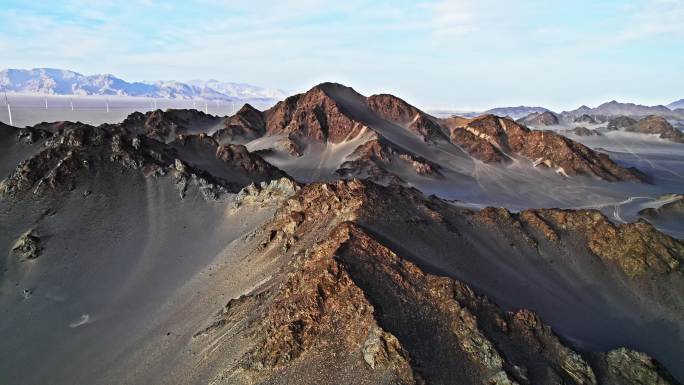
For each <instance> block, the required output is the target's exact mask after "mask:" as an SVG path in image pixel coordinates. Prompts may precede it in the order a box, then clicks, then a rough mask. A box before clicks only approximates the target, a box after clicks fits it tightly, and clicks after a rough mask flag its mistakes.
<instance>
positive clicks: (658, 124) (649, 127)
mask: <svg viewBox="0 0 684 385" xmlns="http://www.w3.org/2000/svg"><path fill="white" fill-rule="evenodd" d="M625 130H626V131H629V132H638V133H640V134H657V135H658V136H659V137H660V138H662V139H667V140H671V141H673V142H677V143H684V132H682V131H680V130H678V129H676V128H674V127H672V125H671V124H670V123H669V122H668V121H667V120H665V118H663V117H661V116H655V115H650V116H647V117H645V118H643V119H641V120H639V121H638V122H635V123H634V124H632V125H629V126H627V127H625Z"/></svg>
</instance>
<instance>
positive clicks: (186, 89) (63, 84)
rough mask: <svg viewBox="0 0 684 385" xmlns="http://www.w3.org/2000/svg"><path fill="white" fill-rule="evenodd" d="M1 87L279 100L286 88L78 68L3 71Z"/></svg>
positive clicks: (42, 91)
mask: <svg viewBox="0 0 684 385" xmlns="http://www.w3.org/2000/svg"><path fill="white" fill-rule="evenodd" d="M0 91H10V92H22V93H40V94H50V95H120V96H140V97H155V98H167V99H193V98H201V99H206V100H223V101H251V102H264V103H268V102H276V101H278V100H280V99H283V98H284V97H285V94H284V93H283V91H280V90H274V89H267V88H262V87H257V86H253V85H249V84H242V83H227V82H219V81H217V80H208V81H201V80H193V81H190V82H187V83H183V82H178V81H152V82H133V83H130V82H127V81H125V80H122V79H120V78H117V77H116V76H114V75H110V74H99V75H82V74H80V73H77V72H73V71H69V70H63V69H54V68H34V69H31V70H21V69H6V70H2V71H0Z"/></svg>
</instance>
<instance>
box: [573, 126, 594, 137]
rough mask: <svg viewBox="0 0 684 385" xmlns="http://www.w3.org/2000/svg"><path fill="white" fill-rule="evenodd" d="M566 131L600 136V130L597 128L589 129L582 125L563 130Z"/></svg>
mask: <svg viewBox="0 0 684 385" xmlns="http://www.w3.org/2000/svg"><path fill="white" fill-rule="evenodd" d="M565 131H566V132H571V133H573V134H575V135H577V136H601V135H602V134H601V132H600V131H597V130H590V129H588V128H586V127H584V126H579V127H575V128H572V129H567V130H565Z"/></svg>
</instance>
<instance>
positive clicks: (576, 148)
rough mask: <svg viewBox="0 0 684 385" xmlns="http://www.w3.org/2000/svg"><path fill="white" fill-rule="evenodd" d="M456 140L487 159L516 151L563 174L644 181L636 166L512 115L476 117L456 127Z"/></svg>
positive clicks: (503, 158)
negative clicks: (536, 128) (622, 163)
mask: <svg viewBox="0 0 684 385" xmlns="http://www.w3.org/2000/svg"><path fill="white" fill-rule="evenodd" d="M451 137H452V140H453V141H454V142H455V143H458V144H459V145H460V146H461V147H462V148H464V149H466V150H467V151H468V152H469V153H470V154H473V156H475V157H477V158H478V159H480V160H483V161H485V162H510V161H511V160H512V154H517V155H522V156H525V157H527V158H528V159H532V160H533V161H534V163H535V164H536V165H539V166H545V167H548V168H551V169H553V170H556V172H558V173H559V174H562V175H566V176H567V175H577V174H586V175H592V176H596V177H598V178H601V179H605V180H609V181H619V180H628V181H644V180H646V176H645V175H643V174H642V173H640V172H639V171H638V170H635V169H625V168H622V167H620V166H618V165H617V164H615V163H614V162H613V161H612V160H610V158H609V157H608V156H607V155H605V154H601V153H598V152H595V151H593V150H591V149H590V148H588V147H586V146H584V145H582V144H580V143H577V142H575V141H573V140H570V139H568V138H566V137H564V136H561V135H559V134H556V133H554V132H551V131H533V130H530V129H528V128H527V127H525V126H523V125H521V124H519V123H516V122H514V121H512V120H510V119H506V118H499V117H496V116H494V115H487V116H482V117H479V118H476V119H473V120H472V121H470V122H469V123H467V124H466V125H465V126H463V127H459V128H456V129H454V130H453V131H452V134H451Z"/></svg>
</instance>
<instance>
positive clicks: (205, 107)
mask: <svg viewBox="0 0 684 385" xmlns="http://www.w3.org/2000/svg"><path fill="white" fill-rule="evenodd" d="M204 113H205V114H208V113H209V107H208V106H207V102H204Z"/></svg>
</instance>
